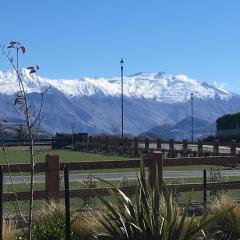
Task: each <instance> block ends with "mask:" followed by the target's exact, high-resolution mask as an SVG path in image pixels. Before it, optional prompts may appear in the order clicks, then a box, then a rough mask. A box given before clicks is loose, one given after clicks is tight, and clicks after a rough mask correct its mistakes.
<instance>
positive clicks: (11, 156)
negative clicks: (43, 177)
mask: <svg viewBox="0 0 240 240" xmlns="http://www.w3.org/2000/svg"><path fill="white" fill-rule="evenodd" d="M6 153H7V158H8V160H9V162H10V163H28V162H29V159H30V157H29V152H28V150H27V149H26V148H25V147H24V148H21V147H9V148H6ZM47 154H50V155H56V154H57V155H59V157H60V161H61V162H73V161H90V160H92V161H97V160H123V159H126V158H125V157H122V156H111V155H104V154H95V153H85V152H78V151H71V150H65V149H57V150H52V149H49V148H43V147H41V148H39V147H36V159H37V162H44V161H45V156H46V155H47ZM0 162H1V163H3V164H4V163H5V160H4V153H3V151H1V150H0Z"/></svg>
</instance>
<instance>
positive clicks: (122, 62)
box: [120, 59, 124, 67]
mask: <svg viewBox="0 0 240 240" xmlns="http://www.w3.org/2000/svg"><path fill="white" fill-rule="evenodd" d="M120 64H121V67H123V64H124V61H123V59H121V61H120Z"/></svg>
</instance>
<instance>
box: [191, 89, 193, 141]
mask: <svg viewBox="0 0 240 240" xmlns="http://www.w3.org/2000/svg"><path fill="white" fill-rule="evenodd" d="M191 116H192V138H191V140H192V143H193V93H191Z"/></svg>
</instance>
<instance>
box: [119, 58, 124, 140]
mask: <svg viewBox="0 0 240 240" xmlns="http://www.w3.org/2000/svg"><path fill="white" fill-rule="evenodd" d="M120 64H121V94H122V141H123V64H124V61H123V59H121V61H120Z"/></svg>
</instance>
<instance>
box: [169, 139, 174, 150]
mask: <svg viewBox="0 0 240 240" xmlns="http://www.w3.org/2000/svg"><path fill="white" fill-rule="evenodd" d="M169 150H170V151H173V150H174V139H169Z"/></svg>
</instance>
